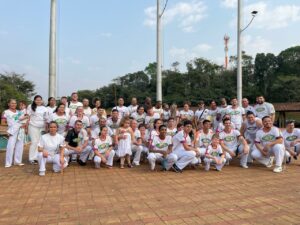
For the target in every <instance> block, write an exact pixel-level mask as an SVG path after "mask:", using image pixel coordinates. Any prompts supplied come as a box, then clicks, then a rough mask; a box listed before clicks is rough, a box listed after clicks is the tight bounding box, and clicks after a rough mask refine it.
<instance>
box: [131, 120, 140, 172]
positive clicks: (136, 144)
mask: <svg viewBox="0 0 300 225" xmlns="http://www.w3.org/2000/svg"><path fill="white" fill-rule="evenodd" d="M130 127H131V129H132V132H133V134H134V141H133V142H132V144H131V151H132V153H133V155H134V157H133V161H132V164H133V165H135V166H139V165H140V161H141V154H142V152H143V146H142V139H141V132H140V131H139V129H138V123H137V121H136V120H134V119H133V120H131V121H130Z"/></svg>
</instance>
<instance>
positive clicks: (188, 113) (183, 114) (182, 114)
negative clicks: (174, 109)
mask: <svg viewBox="0 0 300 225" xmlns="http://www.w3.org/2000/svg"><path fill="white" fill-rule="evenodd" d="M179 115H180V117H184V118H185V119H187V120H192V119H193V117H194V112H193V111H192V110H189V111H184V110H180V112H179Z"/></svg>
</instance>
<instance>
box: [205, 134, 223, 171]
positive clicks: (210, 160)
mask: <svg viewBox="0 0 300 225" xmlns="http://www.w3.org/2000/svg"><path fill="white" fill-rule="evenodd" d="M225 162H226V159H225V156H224V154H223V151H222V147H221V145H220V139H219V135H218V134H214V135H213V136H212V139H211V144H210V145H208V147H207V150H206V152H205V158H204V164H205V171H209V168H210V166H211V165H215V167H216V170H217V171H221V170H222V168H223V166H224V165H225Z"/></svg>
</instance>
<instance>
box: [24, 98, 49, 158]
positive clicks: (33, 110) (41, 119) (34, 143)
mask: <svg viewBox="0 0 300 225" xmlns="http://www.w3.org/2000/svg"><path fill="white" fill-rule="evenodd" d="M27 113H28V115H29V117H30V119H29V126H28V134H29V136H30V139H31V145H30V148H29V162H30V163H31V164H37V163H38V161H37V154H38V143H39V140H40V138H41V134H42V132H45V129H46V125H47V119H48V118H47V114H48V110H47V108H46V107H45V106H43V99H42V97H41V96H40V95H36V96H35V97H34V99H33V102H32V104H31V105H29V106H28V108H27Z"/></svg>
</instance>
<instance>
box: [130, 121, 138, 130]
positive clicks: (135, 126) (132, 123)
mask: <svg viewBox="0 0 300 225" xmlns="http://www.w3.org/2000/svg"><path fill="white" fill-rule="evenodd" d="M131 128H132V129H133V130H135V129H136V128H137V122H136V121H135V120H131Z"/></svg>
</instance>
